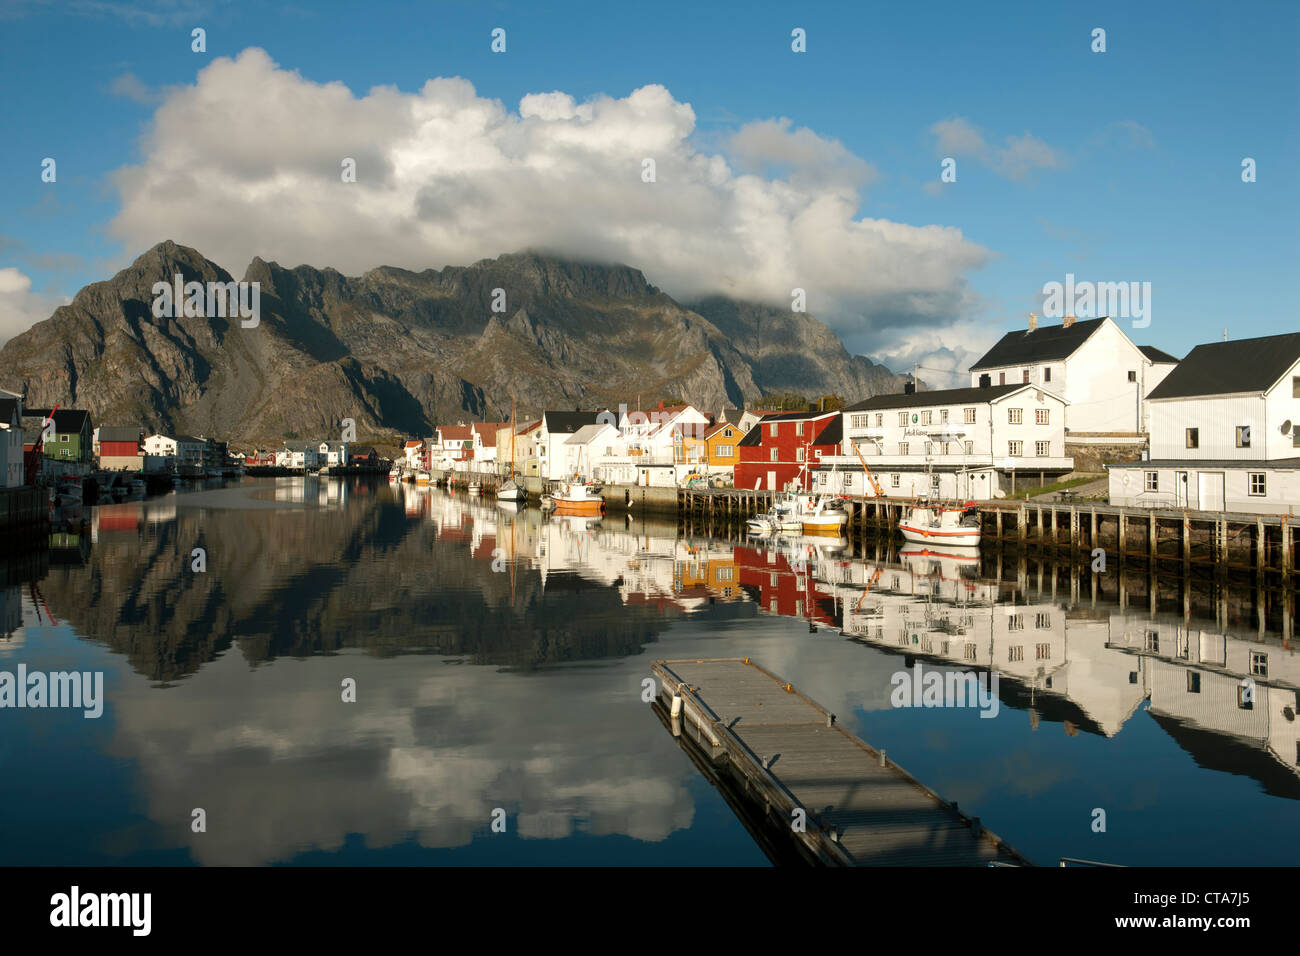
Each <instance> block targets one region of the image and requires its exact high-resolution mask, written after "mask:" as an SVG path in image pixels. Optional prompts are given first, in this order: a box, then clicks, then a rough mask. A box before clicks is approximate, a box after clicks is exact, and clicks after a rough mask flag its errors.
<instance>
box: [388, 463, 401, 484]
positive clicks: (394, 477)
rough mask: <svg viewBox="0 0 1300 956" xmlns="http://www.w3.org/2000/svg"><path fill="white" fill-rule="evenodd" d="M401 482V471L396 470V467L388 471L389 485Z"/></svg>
mask: <svg viewBox="0 0 1300 956" xmlns="http://www.w3.org/2000/svg"><path fill="white" fill-rule="evenodd" d="M401 480H402V469H400V468H398V467H397V466H396V465H394V466H393V467H392V468H389V469H388V483H389V484H390V485H395V484H397V483H398V482H399V481H401Z"/></svg>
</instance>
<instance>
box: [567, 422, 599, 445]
mask: <svg viewBox="0 0 1300 956" xmlns="http://www.w3.org/2000/svg"><path fill="white" fill-rule="evenodd" d="M606 427H609V426H607V425H606V423H604V422H601V423H600V424H598V425H583V426H582V427H581V428H579V429H578V430H577V431H576V432H574V433H573V435H572V436H570V437H569V438H567V439H565V442H564V443H565V444H566V445H586V444H587V443H589V442H590V441H591V440H592V439H594V438H595V437H596V436H597V435H599V434H600V430H601V429H602V428H606Z"/></svg>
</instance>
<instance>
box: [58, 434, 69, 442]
mask: <svg viewBox="0 0 1300 956" xmlns="http://www.w3.org/2000/svg"><path fill="white" fill-rule="evenodd" d="M67 440H68V436H67V435H60V436H59V441H67Z"/></svg>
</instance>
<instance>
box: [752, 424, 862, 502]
mask: <svg viewBox="0 0 1300 956" xmlns="http://www.w3.org/2000/svg"><path fill="white" fill-rule="evenodd" d="M832 414H838V413H831V414H826V415H820V416H818V417H817V418H815V419H813V418H808V419H804V420H803V421H802V423H800V422H795V421H790V420H787V421H782V422H771V421H767V422H762V423H761V424H760V425H756V426H754V427H755V428H761V429H762V431H761V432H760V435H761V439H760V444H758V445H738V446H737V451H739V452H740V460H739V461H738V462H737V463H736V467H735V470H734V473H735V480H734V483H735V486H736V487H737V488H745V489H753V488H754V487H755V486H756V485H757V484H758V483H759V482H760V481H761V487H762V489H763V490H765V491H766V490H771V489H772V487H773V483H775V487H777V488H784V487H785V486H786V485H787V484H789V483H790V482H792V481H794V480H795V479H796V478H797V477H798V476H799V475H800V474H801V473H802V475H803V477H802V479H801V480H800V483H801V485H802V487H803V488H804V489H805V490H806V489H808V488H809V487H810V486H811V483H812V477H811V475H810V474H809V472H808V471H807V470H805V465H806V466H807V468H808V469H811V468H812V467H813V466H814V465H816V464H817V462H818V461H819V460H820V459H821V458H822V457H824V456H827V455H834V454H836V453H837V452H838V451H839V450H840V446H839V445H838V444H812V442H813V441H814V440H815V439H814V437H813V436H815V435H817V434H819V433H820V432H821V431H822V430H823V429H825V428H826V426H827V424H828V423H829V422H830V420H831V417H832ZM798 424H802V425H803V432H804V433H803V434H802V435H800V434H799V433H798V429H796V427H795V426H796V425H798ZM773 427H775V429H776V432H775V434H773ZM774 450H775V452H776V460H775V461H773V460H772V458H773V455H772V453H773V451H774ZM800 452H803V453H804V455H805V456H806V458H807V461H805V460H804V459H803V458H801V457H800V455H799V453H800Z"/></svg>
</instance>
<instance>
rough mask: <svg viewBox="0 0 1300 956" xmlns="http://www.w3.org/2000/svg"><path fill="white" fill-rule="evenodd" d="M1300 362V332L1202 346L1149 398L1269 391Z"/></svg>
mask: <svg viewBox="0 0 1300 956" xmlns="http://www.w3.org/2000/svg"><path fill="white" fill-rule="evenodd" d="M1298 361H1300V332H1287V333H1285V334H1283V335H1266V336H1263V337H1261V338H1255V339H1236V340H1235V341H1232V342H1210V343H1208V344H1206V345H1198V346H1196V348H1194V349H1192V350H1191V351H1190V352H1188V353H1187V358H1185V359H1183V360H1182V361H1181V362H1179V363H1178V367H1177V368H1175V369H1174V370H1173V371H1172V372H1170V373H1169V376H1168V377H1167V378H1166V379H1165V380H1164V381H1163V382H1161V383H1160V384H1159V385H1157V386H1156V387H1155V388H1154V389H1152V390H1151V393H1150V394H1149V395H1147V398H1149V399H1161V398H1192V397H1196V396H1201V395H1231V394H1233V393H1236V392H1266V391H1268V390H1269V389H1270V388H1272V387H1273V386H1274V385H1276V384H1277V381H1278V379H1280V378H1281V377H1282V376H1283V375H1285V374H1286V373H1287V370H1289V369H1290V368H1291V366H1293V365H1295V363H1296V362H1298Z"/></svg>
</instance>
